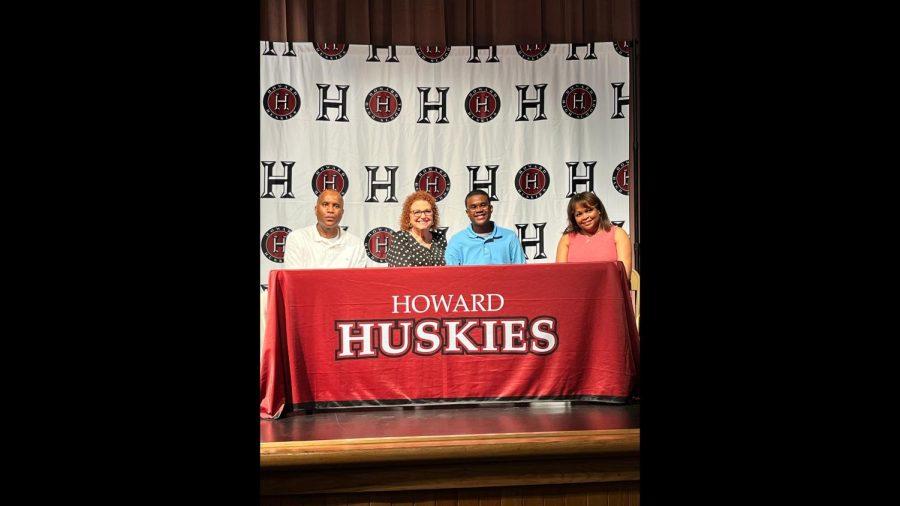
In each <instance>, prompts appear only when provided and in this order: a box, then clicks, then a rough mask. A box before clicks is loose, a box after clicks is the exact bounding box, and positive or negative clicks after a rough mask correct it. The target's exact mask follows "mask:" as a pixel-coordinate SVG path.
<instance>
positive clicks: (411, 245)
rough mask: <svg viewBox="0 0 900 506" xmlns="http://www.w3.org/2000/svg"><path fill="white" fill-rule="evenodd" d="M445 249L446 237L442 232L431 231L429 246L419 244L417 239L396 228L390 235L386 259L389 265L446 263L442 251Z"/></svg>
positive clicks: (405, 265) (406, 265)
mask: <svg viewBox="0 0 900 506" xmlns="http://www.w3.org/2000/svg"><path fill="white" fill-rule="evenodd" d="M446 249H447V238H446V237H444V234H443V233H442V232H438V231H434V230H433V231H432V232H431V248H430V249H429V248H426V247H425V246H422V245H421V244H419V241H417V240H416V238H415V237H413V236H412V234H411V233H410V232H407V231H405V230H397V231H395V232H394V234H393V236H392V237H391V245H390V246H389V247H388V252H387V261H388V266H390V267H419V266H426V265H446V262H445V261H444V251H445V250H446Z"/></svg>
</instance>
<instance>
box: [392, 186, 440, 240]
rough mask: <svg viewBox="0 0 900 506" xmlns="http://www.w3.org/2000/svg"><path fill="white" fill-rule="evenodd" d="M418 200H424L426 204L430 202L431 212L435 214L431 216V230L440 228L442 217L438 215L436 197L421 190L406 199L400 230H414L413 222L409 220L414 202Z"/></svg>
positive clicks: (401, 214)
mask: <svg viewBox="0 0 900 506" xmlns="http://www.w3.org/2000/svg"><path fill="white" fill-rule="evenodd" d="M417 200H424V201H425V202H428V205H430V206H431V210H432V212H433V214H432V215H431V228H432V229H436V228H438V226H439V224H440V216H439V215H438V208H437V202H436V201H435V200H434V197H433V196H432V195H431V194H430V193H428V192H426V191H422V190H419V191H417V192H415V193H412V194H410V196H409V197H406V200H404V201H403V211H402V212H401V213H400V230H409V229H411V228H412V222H411V221H410V220H409V213H410V208H411V207H412V205H413V202H415V201H417Z"/></svg>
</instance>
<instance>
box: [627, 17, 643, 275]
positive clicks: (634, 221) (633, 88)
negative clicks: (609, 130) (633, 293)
mask: <svg viewBox="0 0 900 506" xmlns="http://www.w3.org/2000/svg"><path fill="white" fill-rule="evenodd" d="M640 6H641V0H633V9H634V10H633V12H632V23H633V27H632V33H634V34H635V35H634V37H633V38H632V40H631V61H630V62H629V65H630V68H629V74H630V76H629V77H630V79H629V87H628V88H629V92H628V94H629V97H630V98H629V99H628V113H629V114H628V121H629V124H628V144H629V148H628V159H629V169H628V170H629V171H630V176H631V181H630V184H629V188H628V193H629V197H630V198H629V199H628V223H630V224H631V244H632V250H633V251H634V269H635V270H636V271H638V272H639V273H640V272H641V189H640V188H641V143H640V138H641V41H640V40H639V37H638V34H640V33H641V30H640V26H641V16H640Z"/></svg>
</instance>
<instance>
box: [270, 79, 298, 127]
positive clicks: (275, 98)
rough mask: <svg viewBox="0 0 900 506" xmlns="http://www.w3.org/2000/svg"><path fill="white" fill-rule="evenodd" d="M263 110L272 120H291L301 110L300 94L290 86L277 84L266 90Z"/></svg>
mask: <svg viewBox="0 0 900 506" xmlns="http://www.w3.org/2000/svg"><path fill="white" fill-rule="evenodd" d="M263 109H265V110H266V114H268V115H269V117H270V118H273V119H277V120H279V121H284V120H287V119H291V118H293V117H294V116H295V115H296V114H297V112H298V111H299V110H300V94H299V93H297V90H295V89H294V88H293V87H292V86H291V85H289V84H284V83H280V84H276V85H274V86H272V87H271V88H269V89H268V90H266V94H265V95H264V96H263Z"/></svg>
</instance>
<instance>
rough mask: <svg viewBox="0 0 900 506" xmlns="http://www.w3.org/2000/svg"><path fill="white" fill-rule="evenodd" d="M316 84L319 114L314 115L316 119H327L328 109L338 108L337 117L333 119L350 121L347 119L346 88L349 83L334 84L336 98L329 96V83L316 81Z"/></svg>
mask: <svg viewBox="0 0 900 506" xmlns="http://www.w3.org/2000/svg"><path fill="white" fill-rule="evenodd" d="M316 86H317V87H318V88H319V116H318V117H316V121H329V119H328V110H329V109H337V110H338V117H337V118H336V119H335V121H350V120H349V119H347V88H349V87H350V85H348V84H337V85H335V87H336V88H337V90H338V91H337V94H338V96H337V98H329V96H328V88H330V87H331V85H330V84H319V83H316Z"/></svg>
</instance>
